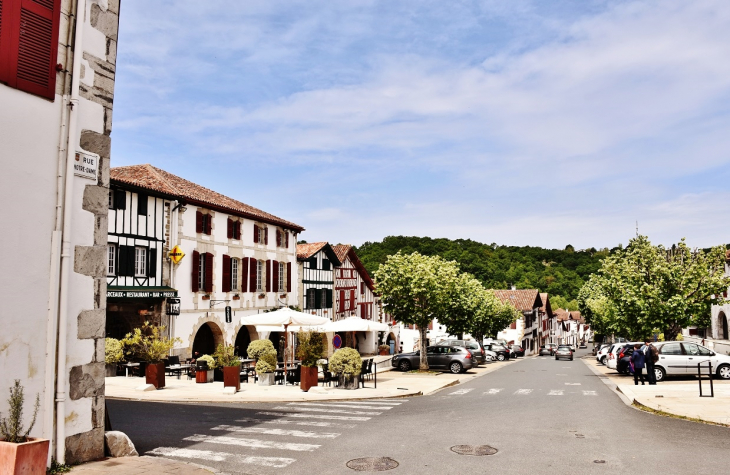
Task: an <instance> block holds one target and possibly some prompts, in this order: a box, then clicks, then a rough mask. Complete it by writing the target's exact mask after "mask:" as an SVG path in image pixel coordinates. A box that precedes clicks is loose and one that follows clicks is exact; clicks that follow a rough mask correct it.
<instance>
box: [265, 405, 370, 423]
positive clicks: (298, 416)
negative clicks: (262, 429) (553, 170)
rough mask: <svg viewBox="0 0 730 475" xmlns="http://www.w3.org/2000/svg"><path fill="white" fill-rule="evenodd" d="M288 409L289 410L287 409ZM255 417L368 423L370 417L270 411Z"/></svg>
mask: <svg viewBox="0 0 730 475" xmlns="http://www.w3.org/2000/svg"><path fill="white" fill-rule="evenodd" d="M287 409H289V408H287ZM256 414H257V415H261V416H279V417H291V418H294V419H329V420H331V421H369V420H370V419H371V418H370V417H356V416H326V415H324V414H297V413H292V412H272V411H261V412H257V413H256Z"/></svg>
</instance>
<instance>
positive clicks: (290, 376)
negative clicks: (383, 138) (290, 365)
mask: <svg viewBox="0 0 730 475" xmlns="http://www.w3.org/2000/svg"><path fill="white" fill-rule="evenodd" d="M301 379H302V365H301V364H298V365H297V367H296V368H295V369H290V370H289V371H287V374H286V382H287V383H292V384H299V382H300V381H301Z"/></svg>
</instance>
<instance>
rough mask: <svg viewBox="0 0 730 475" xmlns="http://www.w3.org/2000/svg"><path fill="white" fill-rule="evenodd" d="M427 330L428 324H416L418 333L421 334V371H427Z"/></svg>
mask: <svg viewBox="0 0 730 475" xmlns="http://www.w3.org/2000/svg"><path fill="white" fill-rule="evenodd" d="M427 331H428V325H426V326H423V327H422V326H420V325H419V326H418V333H420V334H421V359H420V364H419V369H420V370H421V371H428V358H427V357H426V348H428V341H427V339H426V332H427Z"/></svg>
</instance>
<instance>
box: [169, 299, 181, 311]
mask: <svg viewBox="0 0 730 475" xmlns="http://www.w3.org/2000/svg"><path fill="white" fill-rule="evenodd" d="M167 314H168V315H180V299H177V298H172V299H167Z"/></svg>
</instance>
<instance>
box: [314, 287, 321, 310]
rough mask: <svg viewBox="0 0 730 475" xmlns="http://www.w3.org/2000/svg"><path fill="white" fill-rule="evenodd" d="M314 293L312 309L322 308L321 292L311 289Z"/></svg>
mask: <svg viewBox="0 0 730 475" xmlns="http://www.w3.org/2000/svg"><path fill="white" fill-rule="evenodd" d="M312 290H313V291H314V308H322V292H319V289H312Z"/></svg>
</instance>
